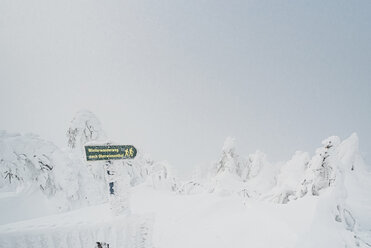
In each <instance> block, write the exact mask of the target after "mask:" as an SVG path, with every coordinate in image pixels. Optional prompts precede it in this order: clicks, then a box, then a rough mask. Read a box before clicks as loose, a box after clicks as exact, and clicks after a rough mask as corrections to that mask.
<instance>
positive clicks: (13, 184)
mask: <svg viewBox="0 0 371 248" xmlns="http://www.w3.org/2000/svg"><path fill="white" fill-rule="evenodd" d="M0 148H1V149H0V173H1V179H0V180H2V184H1V185H2V187H5V188H7V189H9V190H15V191H18V192H21V191H29V192H33V191H35V190H39V191H41V192H42V193H43V194H44V195H45V196H46V197H48V198H54V199H55V198H57V197H58V198H60V199H58V201H59V202H60V203H61V204H62V205H61V206H59V207H60V208H61V209H66V208H70V207H72V206H73V204H74V203H75V202H76V201H77V200H78V198H79V194H80V192H79V186H78V184H79V180H78V176H77V175H76V174H75V173H74V171H73V170H74V169H73V167H74V166H73V162H72V161H71V160H70V159H69V158H68V157H67V156H66V155H65V154H64V153H63V152H62V151H61V150H60V149H59V148H58V147H56V146H55V145H54V144H52V143H51V142H48V141H45V140H43V139H41V138H39V137H38V136H36V135H32V134H27V135H20V134H9V133H6V132H1V133H0Z"/></svg>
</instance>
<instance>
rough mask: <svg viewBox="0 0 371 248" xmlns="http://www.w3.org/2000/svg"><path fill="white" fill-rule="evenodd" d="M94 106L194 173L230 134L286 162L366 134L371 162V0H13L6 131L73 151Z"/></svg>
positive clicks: (0, 66)
mask: <svg viewBox="0 0 371 248" xmlns="http://www.w3.org/2000/svg"><path fill="white" fill-rule="evenodd" d="M80 109H88V110H91V111H92V112H94V113H95V114H96V115H97V116H98V117H99V118H100V120H101V122H102V124H103V127H104V129H105V130H106V132H107V134H108V135H109V137H110V138H111V139H112V140H115V141H117V142H118V143H122V144H133V145H135V146H137V147H138V148H139V149H141V150H143V151H146V152H149V153H150V154H151V155H152V156H153V157H154V158H155V159H158V160H168V161H169V162H170V163H171V164H172V165H173V166H174V167H176V168H178V169H180V170H183V171H186V170H187V169H188V168H193V167H194V166H197V165H199V164H202V163H206V162H209V161H213V160H216V159H217V158H218V157H219V154H220V149H221V147H222V145H223V142H224V139H225V138H226V137H227V136H233V137H235V138H236V141H237V145H238V148H237V149H238V151H239V152H240V154H243V155H248V154H249V153H252V152H255V150H257V149H259V150H261V151H263V152H265V153H267V154H268V159H269V160H270V161H273V162H274V161H280V160H287V159H289V158H290V157H291V156H292V154H293V153H294V152H295V151H296V150H304V151H308V152H310V153H311V154H313V152H314V149H315V148H317V147H319V146H320V145H321V141H322V140H323V139H324V138H326V137H328V136H330V135H338V136H340V137H341V138H346V137H348V136H349V135H350V134H351V133H352V132H357V133H358V135H359V137H360V144H361V147H360V148H361V151H362V153H363V155H364V156H365V158H366V160H367V161H368V162H371V131H370V129H371V1H367V0H364V1H362V0H360V1H341V0H336V1H330V0H329V1H260V0H259V1H257V0H256V1H190V0H183V1H174V0H164V1H150V0H143V1H122V0H120V1H116V0H110V1H76V0H73V1H72V0H68V1H50V0H43V1H40V0H36V1H26V0H22V1H19V0H2V1H0V129H5V130H8V131H11V132H33V133H36V134H39V135H40V136H41V137H43V138H46V139H49V140H51V141H53V142H55V143H56V144H57V145H59V146H66V136H65V133H66V130H67V128H68V125H69V122H70V120H71V119H72V118H73V116H74V114H75V113H76V111H78V110H80Z"/></svg>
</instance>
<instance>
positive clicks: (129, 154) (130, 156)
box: [125, 147, 134, 158]
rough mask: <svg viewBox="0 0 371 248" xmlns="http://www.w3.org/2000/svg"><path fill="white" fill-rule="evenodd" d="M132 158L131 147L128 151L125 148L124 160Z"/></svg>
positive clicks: (132, 151)
mask: <svg viewBox="0 0 371 248" xmlns="http://www.w3.org/2000/svg"><path fill="white" fill-rule="evenodd" d="M133 156H134V150H133V148H132V147H131V148H130V149H128V148H126V149H125V157H126V158H132V157H133Z"/></svg>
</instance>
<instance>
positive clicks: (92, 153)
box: [85, 145, 137, 161]
mask: <svg viewBox="0 0 371 248" xmlns="http://www.w3.org/2000/svg"><path fill="white" fill-rule="evenodd" d="M85 153H86V160H87V161H96V160H113V159H132V158H135V156H136V155H137V149H135V147H134V146H130V145H123V146H119V145H104V146H85Z"/></svg>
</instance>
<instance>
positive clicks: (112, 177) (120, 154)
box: [85, 144, 137, 215]
mask: <svg viewBox="0 0 371 248" xmlns="http://www.w3.org/2000/svg"><path fill="white" fill-rule="evenodd" d="M85 154H86V160H87V161H102V160H103V161H106V164H105V165H106V170H107V181H108V186H109V193H110V194H109V199H110V204H111V209H112V211H113V212H114V214H116V215H118V214H120V213H122V212H123V211H125V210H129V206H128V205H129V203H128V199H125V198H126V197H125V195H126V192H125V191H128V189H127V188H125V187H121V188H119V187H117V182H120V181H121V184H124V183H125V180H124V179H123V177H122V175H121V173H120V170H121V168H120V167H117V164H116V163H115V162H114V161H113V160H120V159H133V158H135V156H136V155H137V149H135V147H134V146H131V145H111V144H107V145H91V146H90V145H88V146H85ZM127 187H128V186H127Z"/></svg>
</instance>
